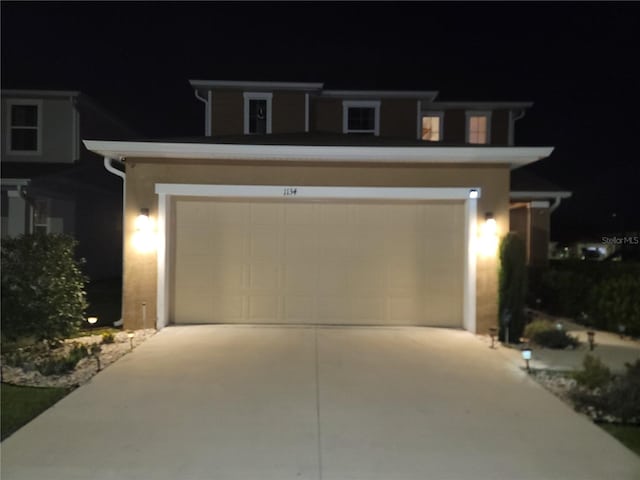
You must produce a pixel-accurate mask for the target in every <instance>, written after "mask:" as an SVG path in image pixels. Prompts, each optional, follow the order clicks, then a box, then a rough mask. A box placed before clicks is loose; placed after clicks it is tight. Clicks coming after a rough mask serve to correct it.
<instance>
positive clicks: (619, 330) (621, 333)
mask: <svg viewBox="0 0 640 480" xmlns="http://www.w3.org/2000/svg"><path fill="white" fill-rule="evenodd" d="M626 330H627V326H626V325H623V324H621V323H619V324H618V333H619V334H620V338H624V332H625V331H626Z"/></svg>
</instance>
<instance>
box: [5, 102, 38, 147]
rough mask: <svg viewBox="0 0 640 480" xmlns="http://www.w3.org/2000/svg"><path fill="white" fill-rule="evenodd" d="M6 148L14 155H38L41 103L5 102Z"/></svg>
mask: <svg viewBox="0 0 640 480" xmlns="http://www.w3.org/2000/svg"><path fill="white" fill-rule="evenodd" d="M7 111H8V115H9V118H8V121H7V125H8V126H9V128H8V137H9V138H8V148H9V153H14V154H32V155H33V154H36V155H38V154H40V151H41V141H42V140H41V139H42V102H41V101H39V100H22V99H14V100H8V101H7Z"/></svg>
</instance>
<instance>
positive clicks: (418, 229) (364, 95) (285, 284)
mask: <svg viewBox="0 0 640 480" xmlns="http://www.w3.org/2000/svg"><path fill="white" fill-rule="evenodd" d="M191 84H192V86H193V87H194V90H195V95H196V97H197V98H199V99H200V100H201V101H203V103H204V106H205V108H204V110H205V121H204V123H205V136H204V137H200V138H189V139H173V140H161V141H145V142H127V141H97V140H94V139H89V138H90V137H84V138H86V139H88V140H85V145H86V146H87V148H89V149H90V150H92V151H94V152H96V153H98V154H100V155H102V156H103V157H105V162H107V163H110V162H113V161H119V162H122V163H123V164H124V167H125V171H126V217H125V219H124V239H125V247H124V248H125V271H124V323H125V328H137V327H141V326H143V325H146V326H150V325H151V324H153V323H155V325H156V326H157V327H158V328H162V327H164V326H165V325H168V324H172V323H175V324H189V323H273V324H340V325H343V324H347V325H426V326H440V327H452V328H465V329H467V330H469V331H472V332H482V333H483V332H486V331H487V330H488V328H489V327H490V326H493V325H495V324H496V319H497V309H498V307H497V285H498V263H497V262H498V258H497V247H498V241H499V237H500V236H502V235H504V234H505V233H506V232H507V231H509V206H510V198H509V192H510V190H509V183H510V174H511V170H512V169H513V168H515V167H518V166H522V165H526V164H528V163H531V162H535V161H537V160H539V159H541V158H544V157H547V156H548V155H549V154H550V153H551V151H552V148H551V147H515V146H513V136H514V124H515V122H516V120H517V119H518V118H521V117H522V115H523V113H524V111H525V109H526V108H528V107H530V106H531V104H530V103H524V102H482V103H478V102H438V101H437V100H436V97H437V92H433V91H332V90H325V89H324V88H323V85H322V84H318V83H281V82H233V81H192V82H191Z"/></svg>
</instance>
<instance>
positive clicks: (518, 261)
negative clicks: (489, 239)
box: [498, 233, 527, 342]
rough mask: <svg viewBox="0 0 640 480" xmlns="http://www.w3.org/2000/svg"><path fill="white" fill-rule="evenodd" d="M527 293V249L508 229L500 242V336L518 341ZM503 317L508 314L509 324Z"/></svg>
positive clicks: (502, 338)
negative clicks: (507, 331) (507, 332)
mask: <svg viewBox="0 0 640 480" xmlns="http://www.w3.org/2000/svg"><path fill="white" fill-rule="evenodd" d="M526 293H527V270H526V251H525V246H524V242H523V241H522V239H521V238H520V237H518V235H516V234H515V233H508V234H507V235H506V236H505V237H504V239H503V240H502V242H501V244H500V275H499V286H498V307H499V309H498V311H499V313H500V316H501V322H500V340H501V341H505V340H506V336H507V335H506V330H507V328H508V329H509V341H510V342H513V341H516V342H517V341H518V340H519V339H520V337H521V336H522V331H523V329H524V323H525V315H524V305H525V296H526ZM505 317H508V318H509V323H508V325H507V324H506V323H505V321H504V320H505Z"/></svg>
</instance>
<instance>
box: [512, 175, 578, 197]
mask: <svg viewBox="0 0 640 480" xmlns="http://www.w3.org/2000/svg"><path fill="white" fill-rule="evenodd" d="M510 191H511V193H510V197H511V198H512V199H522V200H525V199H534V198H537V199H540V198H551V197H560V198H569V197H570V196H571V194H572V193H571V192H570V191H568V190H566V189H564V188H562V187H560V186H558V185H556V184H554V183H552V182H550V181H549V180H547V179H545V178H542V177H540V176H538V175H536V174H534V173H531V172H529V171H527V170H524V169H515V170H513V171H512V172H511V188H510Z"/></svg>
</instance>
